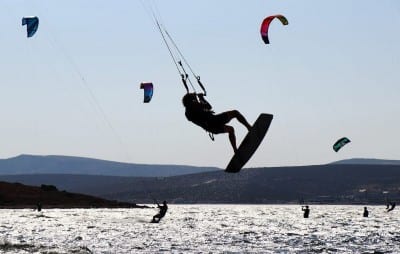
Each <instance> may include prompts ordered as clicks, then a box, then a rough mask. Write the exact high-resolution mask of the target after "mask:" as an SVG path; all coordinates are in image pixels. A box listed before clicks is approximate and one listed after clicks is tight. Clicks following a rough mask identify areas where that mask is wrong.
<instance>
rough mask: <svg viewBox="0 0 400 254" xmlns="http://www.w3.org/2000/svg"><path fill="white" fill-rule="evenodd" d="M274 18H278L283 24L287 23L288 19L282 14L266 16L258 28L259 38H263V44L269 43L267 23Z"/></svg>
mask: <svg viewBox="0 0 400 254" xmlns="http://www.w3.org/2000/svg"><path fill="white" fill-rule="evenodd" d="M275 18H277V19H279V20H280V21H281V23H282V24H283V25H284V26H286V25H288V24H289V22H288V20H287V19H286V18H285V17H284V16H283V15H273V16H269V17H266V18H265V19H264V21H263V22H262V24H261V29H260V33H261V38H262V39H263V41H264V42H265V44H269V38H268V30H269V25H270V24H271V22H272V20H274V19H275Z"/></svg>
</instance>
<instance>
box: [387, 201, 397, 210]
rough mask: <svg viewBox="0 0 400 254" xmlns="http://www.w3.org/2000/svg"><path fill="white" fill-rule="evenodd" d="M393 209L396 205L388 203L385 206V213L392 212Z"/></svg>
mask: <svg viewBox="0 0 400 254" xmlns="http://www.w3.org/2000/svg"><path fill="white" fill-rule="evenodd" d="M389 205H390V207H389ZM395 207H396V203H395V202H389V203H388V204H387V205H386V212H390V211H392V210H393V209H394V208H395Z"/></svg>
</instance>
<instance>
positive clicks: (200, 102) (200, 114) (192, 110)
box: [182, 93, 251, 153]
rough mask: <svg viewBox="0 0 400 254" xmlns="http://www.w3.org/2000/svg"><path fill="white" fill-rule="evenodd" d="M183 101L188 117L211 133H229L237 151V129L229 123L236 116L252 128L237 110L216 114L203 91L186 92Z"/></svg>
mask: <svg viewBox="0 0 400 254" xmlns="http://www.w3.org/2000/svg"><path fill="white" fill-rule="evenodd" d="M182 103H183V106H184V107H185V109H186V111H185V116H186V118H187V119H188V120H189V121H191V122H193V123H194V124H196V125H198V126H200V127H202V128H203V129H205V130H206V131H208V132H209V133H211V134H210V135H212V134H221V133H228V134H229V141H230V143H231V145H232V148H233V151H234V152H235V153H236V151H237V146H236V136H235V129H234V128H233V127H232V126H230V125H227V123H229V122H230V121H231V120H232V119H234V118H236V119H237V120H238V121H239V122H240V123H241V124H243V125H244V126H245V127H246V128H247V129H248V130H249V131H250V129H251V125H250V124H249V123H248V122H247V120H246V118H244V116H243V115H242V114H241V113H240V112H239V111H237V110H230V111H225V112H222V113H220V114H215V112H214V111H213V110H212V106H211V104H210V103H209V102H208V101H206V99H205V98H204V94H203V93H186V94H185V95H184V96H183V98H182Z"/></svg>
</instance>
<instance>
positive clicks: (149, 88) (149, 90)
mask: <svg viewBox="0 0 400 254" xmlns="http://www.w3.org/2000/svg"><path fill="white" fill-rule="evenodd" d="M140 89H144V91H143V92H144V98H143V102H144V103H149V102H150V101H151V98H152V97H153V83H150V82H149V83H141V84H140Z"/></svg>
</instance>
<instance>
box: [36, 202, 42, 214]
mask: <svg viewBox="0 0 400 254" xmlns="http://www.w3.org/2000/svg"><path fill="white" fill-rule="evenodd" d="M36 209H37V211H38V212H40V211H42V204H41V203H40V202H38V203H37V204H36Z"/></svg>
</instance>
